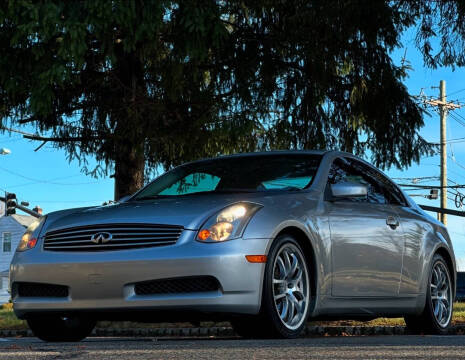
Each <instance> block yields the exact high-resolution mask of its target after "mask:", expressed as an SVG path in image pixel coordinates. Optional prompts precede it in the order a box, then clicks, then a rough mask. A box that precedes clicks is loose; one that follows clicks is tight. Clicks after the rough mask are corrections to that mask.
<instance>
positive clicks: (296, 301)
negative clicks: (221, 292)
mask: <svg viewBox="0 0 465 360" xmlns="http://www.w3.org/2000/svg"><path fill="white" fill-rule="evenodd" d="M286 258H287V259H288V261H286ZM310 295H311V292H310V276H309V271H308V265H307V259H306V258H305V255H304V253H303V251H302V248H301V247H300V245H299V244H298V243H297V241H296V240H295V239H294V238H293V237H292V236H289V235H281V236H279V237H277V238H276V240H275V241H274V242H273V244H272V246H271V249H270V251H269V254H268V260H267V263H266V266H265V276H264V282H263V293H262V304H261V309H260V313H259V314H258V315H256V316H242V317H237V318H234V319H231V325H232V326H233V328H234V330H235V331H236V332H237V333H238V334H239V335H240V336H242V337H246V338H287V339H291V338H296V337H298V336H299V335H300V334H301V333H302V331H303V329H304V328H305V325H306V321H307V317H308V313H309V308H310V299H311V297H310ZM275 296H277V298H276V300H275Z"/></svg>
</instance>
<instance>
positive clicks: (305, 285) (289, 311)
mask: <svg viewBox="0 0 465 360" xmlns="http://www.w3.org/2000/svg"><path fill="white" fill-rule="evenodd" d="M273 297H274V304H275V308H276V311H277V313H278V316H279V317H280V319H281V321H282V323H283V324H284V325H285V326H286V327H287V328H288V329H290V330H294V329H297V328H298V327H299V326H300V325H302V322H303V321H304V320H305V318H306V314H307V309H308V305H309V297H310V291H309V278H308V270H307V265H306V263H305V259H304V256H303V255H302V253H301V251H300V250H299V249H298V248H297V247H296V246H295V245H293V244H285V245H284V246H283V247H282V248H281V249H280V250H279V252H278V254H277V255H276V257H275V261H274V264H273Z"/></svg>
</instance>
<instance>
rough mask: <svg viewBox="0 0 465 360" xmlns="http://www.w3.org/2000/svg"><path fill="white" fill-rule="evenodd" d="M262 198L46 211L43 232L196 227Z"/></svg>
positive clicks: (227, 196) (160, 201)
mask: <svg viewBox="0 0 465 360" xmlns="http://www.w3.org/2000/svg"><path fill="white" fill-rule="evenodd" d="M244 195H246V196H244ZM265 197H266V196H264V195H263V194H257V193H254V194H215V195H211V194H210V195H192V196H186V197H179V198H161V199H156V200H144V201H128V202H125V203H116V204H113V205H106V206H97V207H89V208H78V209H69V210H63V211H57V212H54V213H50V214H49V215H48V218H47V221H46V224H45V228H44V230H43V231H51V230H58V229H63V228H68V227H75V226H83V225H93V224H112V223H152V224H164V225H180V226H183V227H184V228H185V229H192V230H198V228H199V227H200V226H201V225H202V224H203V223H204V221H206V219H207V218H208V217H210V216H212V215H213V214H215V213H216V212H218V211H220V210H221V209H223V208H224V207H226V206H228V205H231V204H234V203H237V202H239V201H250V202H257V203H262V201H260V200H261V199H263V198H265Z"/></svg>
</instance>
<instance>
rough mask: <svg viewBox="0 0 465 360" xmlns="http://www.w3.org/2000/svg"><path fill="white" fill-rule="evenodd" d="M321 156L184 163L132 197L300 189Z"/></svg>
mask: <svg viewBox="0 0 465 360" xmlns="http://www.w3.org/2000/svg"><path fill="white" fill-rule="evenodd" d="M320 159H321V156H319V155H310V154H295V155H284V154H283V155H274V154H273V155H257V156H237V157H229V158H218V159H213V160H207V161H201V162H196V163H191V164H186V165H183V166H180V167H177V168H175V169H173V170H172V171H169V172H167V173H166V174H165V175H163V176H161V177H159V178H158V179H156V180H155V181H154V182H152V183H150V184H149V185H147V186H146V187H145V188H144V189H143V190H142V191H141V192H140V193H139V194H137V195H136V196H135V197H134V198H133V200H140V199H143V198H151V197H160V196H180V195H189V194H195V193H200V192H211V193H215V192H216V193H220V192H234V191H286V190H300V189H303V188H305V187H308V186H309V185H310V184H311V182H312V181H313V177H314V176H315V174H316V171H317V169H318V166H319V164H320Z"/></svg>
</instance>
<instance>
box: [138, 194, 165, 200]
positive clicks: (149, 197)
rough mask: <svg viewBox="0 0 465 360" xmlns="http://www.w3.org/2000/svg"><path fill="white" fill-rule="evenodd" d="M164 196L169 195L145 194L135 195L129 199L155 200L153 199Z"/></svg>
mask: <svg viewBox="0 0 465 360" xmlns="http://www.w3.org/2000/svg"><path fill="white" fill-rule="evenodd" d="M166 197H169V195H147V196H141V197H135V198H134V199H131V201H139V200H155V199H161V198H166Z"/></svg>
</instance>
